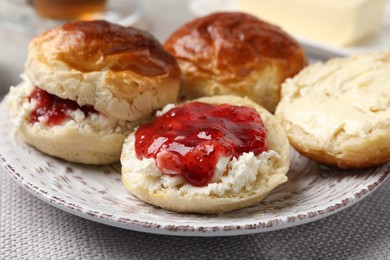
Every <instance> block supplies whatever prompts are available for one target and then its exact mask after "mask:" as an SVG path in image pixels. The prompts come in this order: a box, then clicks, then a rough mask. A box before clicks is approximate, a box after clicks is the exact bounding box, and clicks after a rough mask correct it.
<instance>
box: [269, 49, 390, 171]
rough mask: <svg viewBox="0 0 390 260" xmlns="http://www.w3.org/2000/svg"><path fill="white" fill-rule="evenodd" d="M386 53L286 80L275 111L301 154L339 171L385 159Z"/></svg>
mask: <svg viewBox="0 0 390 260" xmlns="http://www.w3.org/2000/svg"><path fill="white" fill-rule="evenodd" d="M389 71H390V50H389V51H378V52H369V53H365V54H360V55H356V56H352V57H346V58H334V59H331V60H329V61H327V62H326V63H316V64H313V65H311V66H309V67H307V68H305V69H304V70H303V71H301V72H300V73H299V74H298V75H297V76H295V77H294V78H292V79H289V80H287V81H286V82H285V83H284V84H283V86H282V99H281V102H280V103H279V105H278V107H277V109H276V113H275V114H276V116H277V117H278V118H279V119H280V121H281V123H282V125H283V127H284V128H285V130H286V132H287V135H288V137H289V140H290V143H291V144H292V145H293V146H294V147H295V148H296V149H297V150H298V151H299V152H301V153H302V154H303V155H305V156H307V157H309V158H311V159H313V160H316V161H319V162H321V163H324V164H328V165H334V166H338V167H340V168H344V169H351V168H365V167H370V166H374V165H378V164H380V163H383V162H386V161H388V160H389V159H390V130H389V129H390V74H389Z"/></svg>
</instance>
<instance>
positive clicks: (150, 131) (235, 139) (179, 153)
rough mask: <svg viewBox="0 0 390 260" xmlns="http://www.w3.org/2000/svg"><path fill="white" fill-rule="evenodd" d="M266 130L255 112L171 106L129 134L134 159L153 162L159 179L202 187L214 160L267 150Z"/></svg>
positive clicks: (225, 106) (211, 173)
mask: <svg viewBox="0 0 390 260" xmlns="http://www.w3.org/2000/svg"><path fill="white" fill-rule="evenodd" d="M265 140H266V130H265V128H264V124H263V121H262V120H261V118H260V115H259V114H258V113H257V112H256V110H254V109H252V108H247V107H240V106H232V105H228V104H222V105H212V104H206V103H200V102H192V103H186V104H183V105H180V106H177V107H175V108H173V109H171V110H169V111H168V112H166V113H165V114H163V115H162V116H160V117H158V118H157V119H156V120H155V121H153V122H151V123H149V124H145V125H143V126H141V127H139V128H138V130H137V131H136V133H135V150H136V154H137V157H138V158H139V159H142V158H154V159H156V165H157V168H158V169H159V170H160V171H161V172H162V173H163V174H170V175H176V174H179V175H181V176H182V177H183V178H184V179H185V180H186V181H187V183H189V184H191V185H193V186H205V185H207V184H208V183H209V182H210V181H211V179H212V178H213V176H214V173H215V169H216V165H217V163H218V160H219V159H220V157H231V158H233V157H235V158H237V157H239V156H240V155H241V154H243V153H245V152H253V153H254V154H255V155H258V154H260V153H262V152H263V151H266V150H267V146H266V143H265Z"/></svg>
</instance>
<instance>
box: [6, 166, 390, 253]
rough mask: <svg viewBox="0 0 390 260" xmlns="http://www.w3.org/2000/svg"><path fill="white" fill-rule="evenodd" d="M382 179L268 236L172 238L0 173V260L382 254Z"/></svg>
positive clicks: (388, 194)
mask: <svg viewBox="0 0 390 260" xmlns="http://www.w3.org/2000/svg"><path fill="white" fill-rule="evenodd" d="M389 220H390V182H389V181H387V182H386V183H384V184H383V185H382V186H381V187H380V188H379V189H378V190H376V191H375V192H374V193H373V194H372V195H370V196H369V197H367V198H366V199H364V200H363V201H361V202H359V203H357V204H355V205H353V206H352V207H350V208H347V209H346V210H344V211H342V212H339V213H337V214H335V215H333V216H330V217H327V218H325V219H322V220H319V221H316V222H312V223H309V224H306V225H302V226H298V227H293V228H289V229H285V230H280V231H274V232H270V233H263V234H255V235H244V236H235V237H213V238H197V237H173V236H162V235H154V234H145V233H140V232H134V231H129V230H123V229H119V228H114V227H110V226H106V225H103V224H99V223H95V222H92V221H88V220H85V219H82V218H79V217H77V216H73V215H71V214H68V213H66V212H63V211H61V210H59V209H57V208H54V207H52V206H49V205H47V204H46V203H44V202H42V201H40V200H39V199H37V198H35V197H33V196H32V195H30V194H29V193H27V192H26V191H25V190H24V189H22V188H20V187H19V185H18V184H17V183H16V182H15V181H14V180H13V179H12V178H11V177H10V176H8V174H6V173H4V172H3V169H1V172H0V259H390V225H389Z"/></svg>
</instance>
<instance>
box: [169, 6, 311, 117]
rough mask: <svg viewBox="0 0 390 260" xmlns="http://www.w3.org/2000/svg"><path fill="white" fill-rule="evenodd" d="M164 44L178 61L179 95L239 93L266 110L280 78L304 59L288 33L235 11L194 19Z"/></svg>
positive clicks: (276, 94) (277, 93)
mask: <svg viewBox="0 0 390 260" xmlns="http://www.w3.org/2000/svg"><path fill="white" fill-rule="evenodd" d="M164 47H165V49H166V50H168V51H169V52H170V53H172V55H174V56H175V57H176V58H177V60H178V62H179V66H180V69H181V71H182V86H181V90H180V95H181V98H184V99H192V98H198V97H202V96H213V95H238V96H241V97H249V98H250V99H252V100H253V101H255V102H257V103H259V104H260V105H262V106H263V107H265V108H266V109H268V110H269V111H270V112H273V111H274V110H275V107H276V105H277V104H278V102H279V100H280V85H281V83H282V82H283V81H284V80H285V79H286V78H288V77H292V76H294V75H295V74H296V73H298V72H299V71H300V70H301V69H302V68H303V67H304V66H305V65H306V63H307V62H306V57H305V54H304V52H303V50H302V48H301V47H300V46H299V44H298V43H297V42H296V41H295V40H294V39H293V38H292V37H290V36H289V35H288V34H287V33H285V32H284V31H282V30H281V29H280V28H278V27H276V26H273V25H271V24H269V23H267V22H265V21H262V20H259V19H258V18H255V17H254V16H250V15H248V14H244V13H238V12H236V13H234V12H232V13H229V12H226V13H224V12H221V13H214V14H211V15H208V16H205V17H200V18H197V19H195V20H193V21H191V22H189V23H187V24H185V25H183V26H182V27H180V28H179V29H177V30H176V31H175V32H174V33H173V34H172V35H171V36H170V37H169V38H168V39H167V40H166V42H165V44H164Z"/></svg>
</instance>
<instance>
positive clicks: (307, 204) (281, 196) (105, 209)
mask: <svg viewBox="0 0 390 260" xmlns="http://www.w3.org/2000/svg"><path fill="white" fill-rule="evenodd" d="M291 159H292V165H291V170H290V172H289V173H288V177H289V181H288V182H287V183H285V184H284V185H281V186H280V187H278V188H277V189H276V190H275V191H274V192H272V193H271V194H270V195H269V196H268V197H267V198H266V199H265V200H264V201H263V202H261V203H259V204H256V205H254V206H251V207H247V208H244V209H241V210H236V211H233V212H230V213H226V214H222V215H198V214H179V213H175V212H170V211H166V210H163V209H160V208H157V207H154V206H150V205H148V204H145V203H143V202H141V201H139V200H138V199H137V198H135V197H133V196H132V195H131V194H129V193H128V192H127V191H126V190H125V188H124V187H123V185H122V183H121V177H120V173H119V172H120V165H119V164H115V165H109V166H95V167H92V166H85V165H79V164H72V163H69V162H66V161H63V160H59V159H55V158H52V157H49V156H46V155H44V154H42V153H40V152H38V151H37V150H35V149H34V148H32V147H30V146H28V145H26V144H24V143H22V142H21V141H20V140H19V139H18V138H17V137H15V136H14V135H13V132H12V127H11V123H10V122H9V120H8V117H7V108H6V104H5V102H4V101H3V102H2V104H1V105H0V162H1V164H2V166H3V168H4V170H5V172H7V173H8V174H10V175H11V176H12V177H13V178H14V179H15V180H16V181H17V182H18V183H19V184H20V185H21V186H22V187H23V188H25V189H26V190H27V191H29V192H30V193H31V194H33V195H34V196H36V197H38V198H40V199H41V200H43V201H45V202H47V203H49V204H51V205H53V206H55V207H57V208H59V209H62V210H64V211H67V212H69V213H72V214H74V215H77V216H80V217H83V218H86V219H90V220H93V221H96V222H101V223H104V224H108V225H112V226H116V227H120V228H125V229H131V230H137V231H142V232H150V233H158V234H167V235H182V236H232V235H241V234H250V233H260V232H267V231H272V230H278V229H283V228H288V227H292V226H297V225H301V224H305V223H308V222H311V221H314V220H318V219H320V218H323V217H326V216H329V215H331V214H333V213H336V212H338V211H340V210H343V209H345V208H347V207H348V206H351V205H352V204H354V203H356V202H357V201H359V200H361V199H363V198H364V197H366V196H367V195H369V194H370V193H371V192H372V191H373V190H375V189H376V188H377V187H379V186H380V185H381V184H382V183H383V182H384V181H385V180H386V179H387V178H388V176H389V174H388V173H389V171H390V163H388V164H385V165H382V166H378V167H375V168H371V169H367V170H360V171H341V170H338V169H332V168H324V167H321V166H320V165H318V164H317V163H315V162H313V161H310V160H308V159H307V158H305V157H302V156H300V155H299V154H298V153H297V152H295V151H292V155H291Z"/></svg>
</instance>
